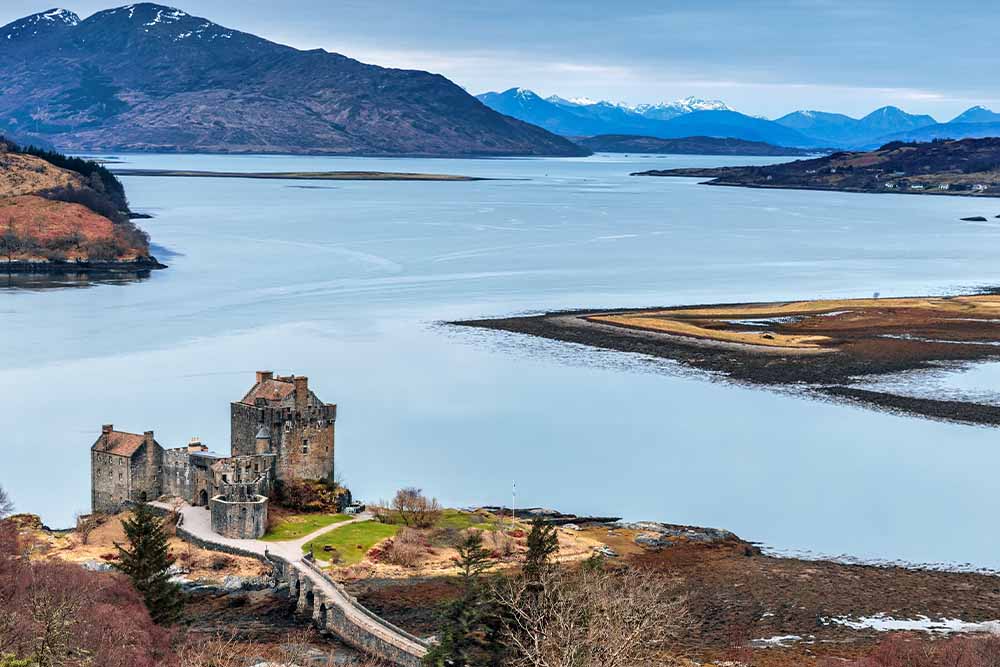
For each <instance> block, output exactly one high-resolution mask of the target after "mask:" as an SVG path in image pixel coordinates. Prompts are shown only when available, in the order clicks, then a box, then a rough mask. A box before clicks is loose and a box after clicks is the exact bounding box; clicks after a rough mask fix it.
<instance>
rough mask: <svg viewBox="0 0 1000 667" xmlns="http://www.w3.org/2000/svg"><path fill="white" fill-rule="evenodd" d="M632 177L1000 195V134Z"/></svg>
mask: <svg viewBox="0 0 1000 667" xmlns="http://www.w3.org/2000/svg"><path fill="white" fill-rule="evenodd" d="M632 175H633V176H675V177H695V178H708V179H711V180H708V181H706V185H729V186H737V187H747V188H780V189H793V190H836V191H841V192H868V193H895V194H919V195H964V196H986V197H998V196H1000V138H987V139H963V140H961V141H951V140H938V141H933V142H930V143H904V142H901V141H894V142H892V143H889V144H886V145H884V146H882V147H881V148H878V149H876V150H873V151H867V152H843V151H842V152H838V153H833V154H831V155H828V156H825V157H820V158H815V159H812V160H796V161H795V162H786V163H782V164H774V165H765V166H747V167H717V168H711V169H664V170H651V171H642V172H636V173H633V174H632Z"/></svg>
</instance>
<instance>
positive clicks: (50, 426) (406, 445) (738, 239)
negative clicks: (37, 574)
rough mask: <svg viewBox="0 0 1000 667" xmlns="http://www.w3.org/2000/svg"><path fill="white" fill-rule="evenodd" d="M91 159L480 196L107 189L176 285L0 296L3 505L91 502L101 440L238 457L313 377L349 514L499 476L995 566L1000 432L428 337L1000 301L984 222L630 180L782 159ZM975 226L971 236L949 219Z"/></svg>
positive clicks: (637, 509)
mask: <svg viewBox="0 0 1000 667" xmlns="http://www.w3.org/2000/svg"><path fill="white" fill-rule="evenodd" d="M109 157H116V158H118V159H119V160H120V163H119V164H121V166H123V167H129V168H158V169H200V170H222V171H247V172H261V171H328V170H339V169H344V170H385V171H415V172H435V173H451V174H464V175H470V176H483V177H490V178H495V179H498V180H488V181H478V182H380V181H370V182H359V181H354V182H349V181H326V182H313V181H308V182H307V181H270V180H243V179H197V178H165V177H157V178H150V177H126V178H124V179H123V180H124V182H125V186H126V189H127V192H128V195H129V198H130V200H131V202H132V205H133V208H134V209H136V210H138V211H142V212H146V213H151V214H153V215H154V216H155V217H154V218H153V219H151V220H143V221H140V224H141V225H142V226H143V227H144V228H145V229H146V230H147V231H148V232H149V233H150V234H151V236H152V238H153V242H154V244H155V252H156V254H157V256H158V257H159V259H160V260H161V261H163V262H164V263H166V264H168V265H169V266H170V268H169V269H167V270H163V271H157V272H153V274H152V275H151V276H150V277H149V278H148V279H143V280H139V281H137V282H135V281H124V282H123V281H96V282H95V283H93V284H89V285H84V286H81V285H79V284H73V285H71V286H70V285H57V286H56V288H51V287H50V286H47V285H39V284H28V285H18V284H10V285H7V286H3V285H0V349H2V350H3V364H2V368H0V406H2V407H0V432H2V433H3V434H4V439H3V444H2V456H0V484H3V485H4V487H5V488H7V489H8V490H9V491H10V492H11V494H12V495H13V497H14V499H15V500H16V502H17V504H18V507H19V509H20V510H22V511H29V512H35V513H39V514H41V515H42V517H43V519H44V520H45V521H46V522H47V523H48V524H50V525H53V526H67V525H69V524H70V523H71V520H72V517H73V515H74V513H76V512H79V511H83V510H86V509H87V508H88V506H89V500H90V499H89V447H90V445H91V444H92V443H93V441H94V440H95V439H96V437H97V435H98V433H99V432H100V427H101V424H103V423H114V424H115V425H116V427H118V428H120V429H123V430H129V431H137V432H142V431H145V430H150V429H153V430H155V432H156V437H157V439H158V440H159V442H160V443H162V444H163V445H165V446H180V445H182V444H184V443H186V442H187V441H188V439H189V438H191V437H193V436H197V437H199V438H201V439H202V441H204V442H205V443H206V444H208V445H209V446H210V447H211V448H212V449H213V450H216V451H220V452H226V451H228V448H229V421H228V416H229V407H228V403H229V402H230V401H234V400H238V399H239V398H240V397H241V396H242V395H243V393H244V392H245V391H246V390H247V388H248V387H249V386H250V384H251V383H252V380H253V373H254V371H255V370H258V369H272V370H274V371H277V372H281V373H297V374H304V375H308V376H309V377H310V382H311V386H312V387H313V388H314V389H315V390H316V392H317V393H318V394H319V396H320V397H321V398H323V399H324V400H326V401H329V402H336V403H338V404H339V417H338V424H337V445H336V446H337V468H338V470H339V471H340V473H341V475H342V476H343V479H344V480H345V481H346V482H347V483H348V484H349V486H351V488H352V489H353V490H354V492H355V495H356V496H358V497H360V498H363V499H368V500H377V499H379V498H385V497H388V496H390V495H391V494H392V493H393V491H394V490H395V489H396V488H398V487H401V486H410V485H413V486H419V487H422V488H423V489H424V490H425V491H426V492H427V493H429V494H432V495H434V496H437V497H438V498H439V499H440V500H441V501H442V502H443V503H446V504H448V505H459V506H461V505H470V504H477V503H478V504H499V503H506V502H509V499H510V490H511V484H512V482H513V481H515V480H516V482H517V489H518V498H517V502H518V504H521V505H532V506H535V505H540V506H550V507H555V508H558V509H561V510H563V511H572V512H577V513H594V514H601V515H608V514H614V515H621V516H623V517H625V518H628V519H650V520H662V521H669V522H674V523H686V524H696V525H706V526H715V527H723V528H728V529H730V530H732V531H734V532H736V533H737V534H739V535H741V536H742V537H744V538H747V539H751V540H755V541H759V542H761V543H764V544H766V545H768V546H770V547H773V548H775V549H779V550H804V551H808V552H811V553H816V554H829V555H837V554H849V555H851V556H855V557H859V558H885V559H902V560H906V561H910V562H917V563H937V562H944V563H950V564H971V565H972V566H975V567H993V568H1000V534H998V533H997V531H996V530H995V529H994V524H995V517H996V516H997V514H998V512H1000V495H998V494H997V493H996V479H997V472H998V470H1000V433H998V431H997V430H995V429H989V428H979V427H972V426H962V425H956V424H950V423H942V422H935V421H930V420H925V419H918V418H913V417H903V416H898V415H893V414H888V413H883V412H877V411H872V410H867V409H863V408H858V407H854V406H849V405H843V404H835V403H827V402H820V401H816V400H810V399H806V398H802V397H799V396H795V395H791V394H787V393H779V392H770V391H764V390H761V389H752V388H747V387H742V386H734V385H731V384H728V383H725V382H721V381H713V380H712V379H710V378H706V377H704V376H700V375H696V374H691V373H685V372H682V371H680V369H678V368H677V367H676V366H674V365H673V364H671V363H670V362H666V361H662V360H653V359H648V358H643V357H638V356H632V355H625V354H618V353H610V352H603V351H598V350H590V349H585V348H582V347H578V346H574V345H565V344H560V343H555V342H551V341H544V340H537V339H530V338H526V337H521V336H516V335H513V334H504V333H495V332H489V331H479V330H470V329H461V328H456V327H451V326H448V325H445V324H442V323H443V322H445V321H448V320H454V319H462V318H477V317H488V316H497V315H505V314H512V313H525V312H538V311H543V310H549V309H558V308H574V307H615V308H617V307H630V306H652V305H675V304H692V303H711V302H718V301H747V300H779V299H810V298H820V297H823V298H829V297H859V296H870V295H871V294H872V293H874V292H880V293H881V294H882V295H883V296H897V295H914V294H943V293H950V292H955V291H960V290H963V289H968V288H975V287H981V286H990V285H998V284H1000V262H998V261H997V260H998V255H1000V220H996V219H994V217H993V216H994V215H996V214H998V213H1000V201H997V200H988V199H972V198H958V197H954V198H953V197H931V196H903V195H867V194H847V193H828V192H802V191H779V190H750V189H737V188H725V187H708V186H704V185H699V184H698V181H697V180H695V179H662V178H646V177H633V176H630V175H629V174H630V172H634V171H638V170H642V169H652V168H667V167H681V166H709V165H722V164H741V163H742V164H746V163H765V162H773V161H778V160H775V159H771V158H768V159H763V158H718V157H697V156H622V155H619V156H610V155H598V156H594V157H591V158H585V159H502V160H499V159H497V160H419V159H394V160H389V159H362V158H327V157H292V156H209V155H117V156H109ZM973 215H983V216H986V217H987V218H988V219H989V221H988V222H986V223H973V222H961V221H960V220H959V219H960V218H962V217H968V216H973ZM987 377H989V375H983V376H982V378H987ZM907 381H908V382H910V383H913V384H916V385H918V386H919V385H920V384H921V379H920V377H919V376H918V377H916V378H909V379H908V380H907ZM982 384H983V382H982V381H981V380H980V381H979V382H978V383H977V384H976V390H977V392H979V393H980V394H982V393H984V392H985V393H990V387H989V386H982ZM987 384H989V383H988V382H987Z"/></svg>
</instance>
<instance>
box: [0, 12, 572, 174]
mask: <svg viewBox="0 0 1000 667" xmlns="http://www.w3.org/2000/svg"><path fill="white" fill-rule="evenodd" d="M191 4H192V5H195V4H197V3H191ZM0 72H2V76H0V80H2V85H0V134H3V135H8V134H9V135H12V136H16V137H18V138H19V139H21V140H22V141H23V142H25V143H43V142H44V143H47V144H52V145H55V146H57V147H59V148H61V149H63V150H66V151H70V150H75V151H88V152H89V151H100V150H166V151H212V152H231V151H239V152H270V153H275V152H280V153H305V152H308V153H337V154H364V155H396V154H408V155H430V156H446V155H447V156H454V155H477V156H478V155H586V154H587V153H588V151H587V150H586V149H583V148H580V147H579V146H577V145H575V144H573V143H572V142H570V141H568V140H567V139H565V138H563V137H559V136H555V135H553V134H551V133H549V132H546V131H545V130H543V129H541V128H539V127H534V126H532V125H529V124H526V123H522V122H519V121H517V120H515V119H513V118H509V117H507V116H504V115H501V114H498V113H495V112H494V111H491V110H490V109H488V108H486V107H484V106H483V105H482V104H480V103H479V102H477V101H476V100H475V99H474V98H473V97H472V96H470V95H469V94H468V93H466V92H465V91H464V90H462V89H461V88H459V87H458V86H456V85H455V84H454V83H452V82H451V81H449V80H447V79H446V78H444V77H442V76H439V75H435V74H430V73H427V72H420V71H415V70H398V69H388V68H382V67H377V66H375V65H368V64H364V63H360V62H358V61H356V60H352V59H351V58H348V57H346V56H343V55H340V54H336V53H328V52H326V51H323V50H320V49H313V50H309V51H300V50H298V49H295V48H292V47H290V46H284V45H281V44H276V43H274V42H270V41H268V40H266V39H263V38H261V37H257V36H256V35H252V34H249V33H246V32H241V31H239V30H235V29H232V28H228V27H226V26H222V25H219V24H217V23H215V22H213V21H210V20H209V19H207V18H202V17H199V16H194V15H192V14H189V13H187V12H185V11H183V10H180V9H177V8H175V7H168V6H164V5H159V4H154V3H148V2H142V3H134V4H128V5H125V6H123V7H116V8H113V9H107V10H104V11H100V12H97V13H96V14H93V15H92V16H89V17H87V18H86V19H84V20H80V19H79V18H78V17H77V16H76V14H73V13H72V12H69V11H66V10H50V11H46V12H42V13H40V14H34V15H32V16H28V17H25V18H23V19H20V20H17V21H14V22H13V23H10V24H8V25H5V26H3V27H0Z"/></svg>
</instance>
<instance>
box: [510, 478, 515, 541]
mask: <svg viewBox="0 0 1000 667" xmlns="http://www.w3.org/2000/svg"><path fill="white" fill-rule="evenodd" d="M516 496H517V482H516V481H514V482H511V485H510V529H511V530H512V531H513V530H514V502H515V498H516Z"/></svg>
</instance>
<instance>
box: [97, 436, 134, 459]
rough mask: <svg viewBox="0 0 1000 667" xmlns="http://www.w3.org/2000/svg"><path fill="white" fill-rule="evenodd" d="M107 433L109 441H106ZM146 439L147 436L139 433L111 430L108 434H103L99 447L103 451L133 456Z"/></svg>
mask: <svg viewBox="0 0 1000 667" xmlns="http://www.w3.org/2000/svg"><path fill="white" fill-rule="evenodd" d="M105 435H107V438H108V442H107V443H105V442H104V437H105ZM145 441H146V436H143V435H139V434H137V433H123V432H121V431H111V432H110V433H107V434H101V441H100V442H99V446H98V449H99V450H100V451H102V452H107V453H108V454H117V455H118V456H132V455H133V454H135V453H136V451H137V450H138V449H139V448H140V447H142V443H144V442H145ZM106 444H107V446H106Z"/></svg>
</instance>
